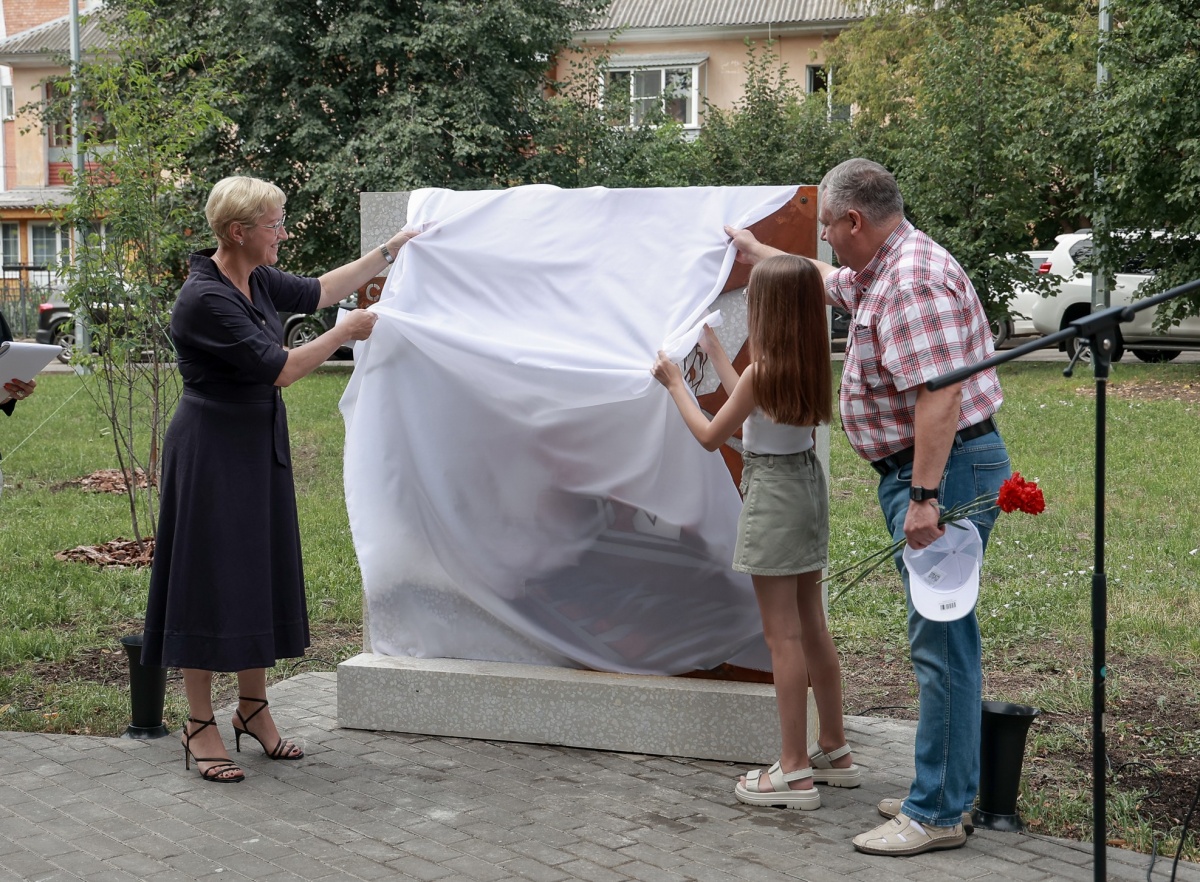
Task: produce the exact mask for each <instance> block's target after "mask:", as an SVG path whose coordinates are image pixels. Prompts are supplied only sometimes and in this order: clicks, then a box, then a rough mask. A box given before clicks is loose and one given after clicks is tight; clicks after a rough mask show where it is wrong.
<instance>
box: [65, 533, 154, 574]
mask: <svg viewBox="0 0 1200 882" xmlns="http://www.w3.org/2000/svg"><path fill="white" fill-rule="evenodd" d="M54 557H55V559H56V560H66V561H76V562H77V563H88V564H93V565H95V566H98V567H106V568H112V569H124V568H126V567H148V566H150V563H151V562H152V561H153V560H154V539H153V538H151V539H143V540H142V541H141V542H138V541H137V540H136V539H122V538H121V537H119V536H118V537H117V538H116V539H113V540H111V541H109V542H103V543H101V544H100V545H76V546H75V547H74V548H70V549H67V550H66V551H60V552H58V553H57V554H56V555H54Z"/></svg>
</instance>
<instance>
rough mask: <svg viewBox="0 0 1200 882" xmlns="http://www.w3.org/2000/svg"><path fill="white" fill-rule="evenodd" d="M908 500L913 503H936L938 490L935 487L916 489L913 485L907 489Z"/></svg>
mask: <svg viewBox="0 0 1200 882" xmlns="http://www.w3.org/2000/svg"><path fill="white" fill-rule="evenodd" d="M908 498H909V499H911V500H912V501H913V502H926V501H928V500H933V501H934V502H937V498H938V488H937V487H918V486H917V485H916V484H913V485H912V487H910V488H909V491H908Z"/></svg>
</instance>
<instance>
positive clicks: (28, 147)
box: [7, 67, 65, 190]
mask: <svg viewBox="0 0 1200 882" xmlns="http://www.w3.org/2000/svg"><path fill="white" fill-rule="evenodd" d="M63 73H65V71H64V70H63V69H62V68H60V67H42V68H36V67H35V68H13V71H12V79H13V103H14V105H16V109H17V118H16V137H14V138H13V139H12V141H10V142H9V144H8V145H7V146H8V147H9V149H10V150H11V151H12V154H11V156H10V157H9V158H8V161H9V163H10V168H11V175H12V176H11V177H10V178H9V180H8V187H9V189H10V190H14V189H15V190H20V189H27V188H29V187H45V186H47V185H48V181H49V177H48V169H49V162H48V154H47V143H48V142H47V140H46V133H45V131H44V130H43V128H42V121H41V118H40V117H39V116H38V115H37V114H36V113H32V112H30V111H27V110H26V111H22V108H23V107H25V106H26V105H28V104H32V103H35V102H39V101H41V100H42V94H43V92H42V82H43V81H44V80H46V79H47V78H49V77H51V76H61V75H62V74H63Z"/></svg>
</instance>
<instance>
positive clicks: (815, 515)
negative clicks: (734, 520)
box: [733, 450, 829, 576]
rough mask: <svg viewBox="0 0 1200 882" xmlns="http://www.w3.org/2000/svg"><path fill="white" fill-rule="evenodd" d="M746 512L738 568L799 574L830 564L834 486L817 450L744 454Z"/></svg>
mask: <svg viewBox="0 0 1200 882" xmlns="http://www.w3.org/2000/svg"><path fill="white" fill-rule="evenodd" d="M741 491H742V514H741V517H740V518H738V534H737V545H736V546H735V547H734V550H733V568H734V569H735V570H737V571H738V572H739V573H750V574H751V575H754V576H794V575H797V574H799V573H810V572H812V571H813V570H820V569H822V568H823V567H825V566H826V564H828V562H829V487H828V484H827V483H826V480H825V470H824V469H823V468H822V467H821V462H820V460H818V459H817V455H816V452H815V451H813V450H806V451H804V452H803V453H791V454H787V455H783V456H780V455H777V454H767V453H748V452H747V453H743V454H742V485H741Z"/></svg>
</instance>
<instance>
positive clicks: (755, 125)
mask: <svg viewBox="0 0 1200 882" xmlns="http://www.w3.org/2000/svg"><path fill="white" fill-rule="evenodd" d="M745 70H746V86H745V89H744V90H743V92H742V95H741V97H739V98H738V100H737V102H736V103H735V104H734V106H733V107H732V108H730V109H728V110H726V109H722V108H719V107H714V106H712V105H707V106H706V107H705V115H704V128H703V129H702V130H701V132H700V135H699V137H698V138H697V140H696V145H695V147H696V149H695V151H694V163H693V165H694V170H693V178H692V181H691V182H692V183H696V184H701V183H703V184H708V185H713V186H717V185H728V186H735V185H736V186H748V185H755V184H815V183H817V182H819V181H820V180H821V178H822V177H823V176H824V174H825V172H826V171H828V170H829V168H831V167H832V166H834V165H836V164H837V163H838V162H839V161H840V160H841V159H845V158H847V157H848V156H849V154H848V153H846V152H845V151H846V149H847V145H846V144H845V137H846V128H847V127H846V124H845V123H843V122H840V121H838V120H831V119H830V118H829V115H828V108H827V107H826V104H825V102H824V101H818V100H812V99H808V98H807V96H805V94H804V91H803V90H802V89H801V88H800V85H799V84H798V83H796V82H795V81H794V80H792V79H791V78H790V77H789V76H788V69H787V65H786V64H782V63H781V62H780V61H779V57H778V56H777V55H776V54H775V53H774V51H773V48H772V46H771V44H770V43H768V44H767V45H766V46H764V47H758V46H756V45H755V44H754V43H753V42H751V41H749V40H747V41H746V62H745Z"/></svg>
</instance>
